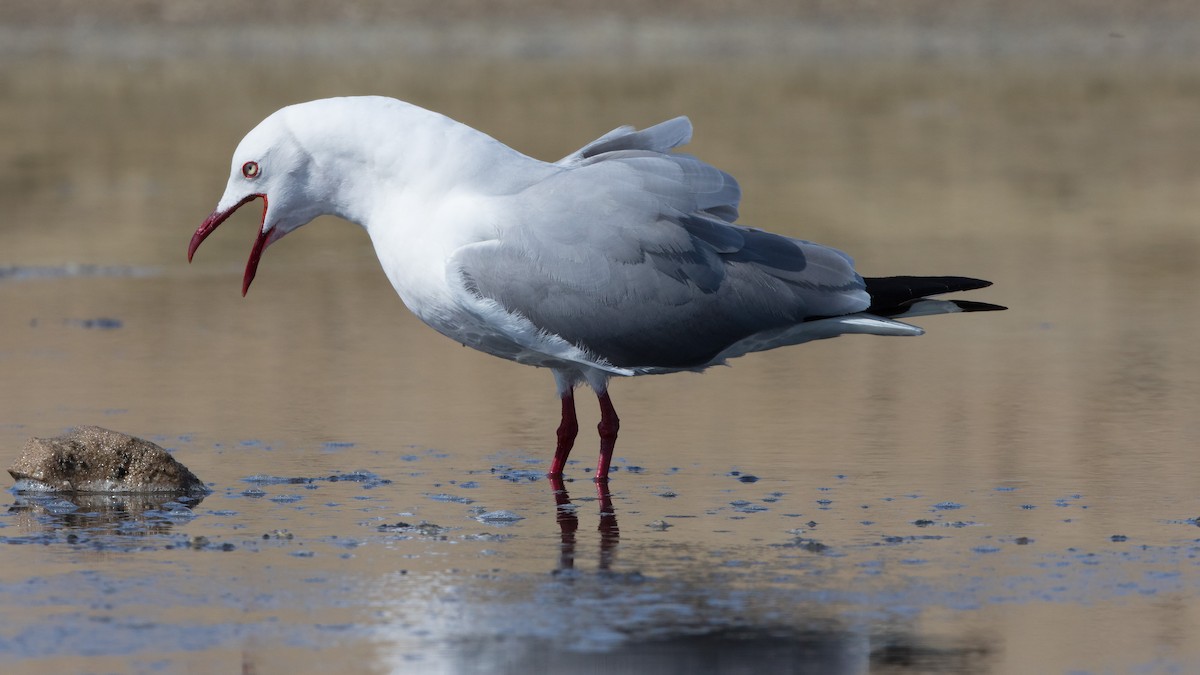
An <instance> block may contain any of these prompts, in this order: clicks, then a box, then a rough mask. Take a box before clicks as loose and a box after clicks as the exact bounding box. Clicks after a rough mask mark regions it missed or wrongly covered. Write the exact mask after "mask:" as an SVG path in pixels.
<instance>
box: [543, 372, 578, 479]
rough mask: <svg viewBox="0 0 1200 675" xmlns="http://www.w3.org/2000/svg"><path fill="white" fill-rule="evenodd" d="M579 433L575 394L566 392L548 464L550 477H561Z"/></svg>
mask: <svg viewBox="0 0 1200 675" xmlns="http://www.w3.org/2000/svg"><path fill="white" fill-rule="evenodd" d="M578 433H579V420H577V419H576V418H575V394H573V393H572V392H570V391H568V392H567V393H565V394H563V397H562V422H561V423H560V424H559V425H558V445H557V446H556V447H555V449H554V461H553V462H552V463H551V464H550V473H548V474H546V475H548V476H550V477H555V476H562V472H563V469H564V468H565V467H566V466H567V457H569V456H570V455H571V448H573V447H574V446H575V436H576V435H577V434H578Z"/></svg>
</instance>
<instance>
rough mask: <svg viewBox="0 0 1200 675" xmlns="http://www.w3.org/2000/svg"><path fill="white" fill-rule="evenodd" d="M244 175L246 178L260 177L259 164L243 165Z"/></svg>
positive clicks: (248, 163)
mask: <svg viewBox="0 0 1200 675" xmlns="http://www.w3.org/2000/svg"><path fill="white" fill-rule="evenodd" d="M242 175H243V176H245V177H246V178H257V177H258V162H246V163H245V164H243V165H242Z"/></svg>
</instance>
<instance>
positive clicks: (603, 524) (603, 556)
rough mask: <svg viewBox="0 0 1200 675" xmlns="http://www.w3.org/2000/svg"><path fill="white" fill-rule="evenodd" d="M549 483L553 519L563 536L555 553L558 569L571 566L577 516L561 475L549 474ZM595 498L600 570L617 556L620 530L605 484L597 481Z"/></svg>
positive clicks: (573, 560)
mask: <svg viewBox="0 0 1200 675" xmlns="http://www.w3.org/2000/svg"><path fill="white" fill-rule="evenodd" d="M550 486H551V488H552V489H553V491H554V503H555V505H556V507H557V508H556V510H555V520H556V521H557V522H558V528H559V530H560V532H561V536H562V544H561V546H560V547H559V554H558V569H559V570H569V569H574V567H575V533H576V531H578V530H579V516H578V514H577V513H576V510H575V505H574V504H572V503H571V496H570V495H569V494H567V488H566V486H565V485H564V484H563V480H562V477H561V476H551V477H550ZM596 499H597V501H598V502H599V504H600V526H599V527H598V528H597V529H598V530H599V532H600V555H599V561H598V566H599V569H601V570H607V569H609V567H611V566H612V564H613V562H614V560H615V559H616V553H617V542H618V541H619V540H620V538H621V534H620V529H619V528H618V527H617V513H616V511H615V510H614V509H613V505H612V493H611V492H609V490H608V484H607V483H596Z"/></svg>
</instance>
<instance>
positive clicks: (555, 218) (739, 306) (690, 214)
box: [451, 118, 870, 368]
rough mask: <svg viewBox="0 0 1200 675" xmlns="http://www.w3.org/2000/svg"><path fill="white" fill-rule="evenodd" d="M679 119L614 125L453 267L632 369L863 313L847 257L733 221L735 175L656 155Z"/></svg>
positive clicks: (709, 354)
mask: <svg viewBox="0 0 1200 675" xmlns="http://www.w3.org/2000/svg"><path fill="white" fill-rule="evenodd" d="M680 119H681V120H682V123H681V122H680V120H672V121H671V122H667V123H664V124H663V125H659V126H658V127H652V128H651V129H647V130H645V131H642V132H628V131H627V132H624V135H619V134H620V133H621V132H622V130H617V131H614V132H610V134H608V135H606V136H605V137H602V138H601V139H599V140H598V141H595V142H593V143H592V144H589V145H588V146H585V147H584V148H583V149H582V150H580V151H579V152H577V153H575V154H574V155H572V156H569V157H568V158H566V159H565V160H564V162H563V163H561V165H562V166H564V170H563V171H561V172H559V173H558V174H556V175H554V176H552V177H550V178H549V179H547V180H545V181H542V182H540V183H538V184H537V185H534V186H532V187H531V188H529V189H528V190H526V191H524V192H523V193H521V194H520V195H518V196H516V197H514V198H513V200H514V201H513V205H514V211H513V212H511V213H509V214H508V218H507V219H506V220H507V221H509V223H510V224H509V225H508V226H506V227H504V228H503V229H502V235H501V237H500V239H499V240H497V241H494V242H490V243H489V245H487V246H468V247H465V248H463V249H460V250H459V251H458V252H456V254H455V255H454V256H453V260H452V261H451V273H452V274H457V275H458V277H459V279H460V282H461V283H462V285H463V286H464V287H465V288H466V290H467V291H468V292H470V293H472V294H474V295H475V296H477V297H480V298H488V299H491V300H494V301H496V302H497V303H499V304H500V305H501V306H503V307H504V308H506V309H507V310H508V311H510V312H514V313H517V314H520V315H521V316H524V317H525V318H527V319H529V320H530V321H531V322H532V323H533V324H534V325H535V326H537V327H538V328H539V329H540V330H543V331H546V332H548V333H552V334H555V335H558V336H560V337H562V338H563V339H565V340H567V341H568V342H570V343H572V344H574V345H576V346H578V347H581V348H583V349H586V350H588V351H590V352H592V353H593V354H596V355H598V356H600V357H602V358H604V359H605V360H607V361H608V362H609V363H611V364H613V365H616V366H621V367H627V368H637V367H659V368H696V367H703V366H705V365H708V364H710V363H711V362H712V360H713V359H714V358H715V357H716V356H717V355H718V354H719V353H720V352H721V351H722V350H724V349H725V348H726V347H729V346H730V345H732V344H734V343H735V342H738V341H739V340H741V339H743V338H746V337H749V336H751V335H755V334H757V333H759V332H762V331H767V330H772V329H777V328H781V327H784V326H790V325H794V324H796V323H800V322H802V321H804V320H806V319H808V318H811V317H816V316H838V315H842V314H848V313H852V312H857V311H862V310H863V309H866V307H867V306H868V305H869V304H870V301H869V298H868V296H867V294H866V292H865V291H864V290H863V289H864V285H863V282H862V279H861V277H859V276H858V275H857V274H856V273H855V272H854V270H853V263H852V261H851V260H850V258H849V257H848V256H846V255H845V254H844V253H841V252H840V251H836V250H834V249H831V248H827V247H824V246H820V245H817V244H813V243H810V242H806V241H800V240H796V239H790V238H788V237H783V236H780V235H775V234H771V233H769V232H763V231H761V230H755V229H751V228H747V227H742V226H738V225H733V224H732V221H733V220H734V219H736V217H737V203H738V200H739V199H740V196H741V192H740V189H739V188H738V185H737V182H736V181H735V180H734V179H733V177H732V176H730V175H729V174H727V173H725V172H723V171H720V170H718V169H716V168H714V167H712V166H710V165H708V164H705V163H704V162H701V161H699V160H697V159H695V158H692V157H689V156H687V155H682V154H665V153H664V150H666V149H669V148H670V147H674V145H668V144H669V143H671V142H673V141H672V139H680V138H682V139H683V140H686V138H687V137H688V136H689V135H690V124H688V123H687V121H686V119H682V118H680ZM681 124H682V127H681ZM663 127H668V128H666V129H663ZM682 128H686V132H687V133H684V134H681V133H680V130H681V129H682ZM656 130H657V131H656ZM651 132H654V133H651ZM664 139H665V140H664ZM678 142H682V141H678ZM676 144H678V143H676ZM626 145H628V146H630V147H625V146H626ZM568 160H569V161H568Z"/></svg>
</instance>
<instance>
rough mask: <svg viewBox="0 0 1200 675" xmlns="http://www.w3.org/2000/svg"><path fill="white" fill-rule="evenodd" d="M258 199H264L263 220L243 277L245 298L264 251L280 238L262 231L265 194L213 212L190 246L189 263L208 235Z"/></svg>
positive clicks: (250, 196) (202, 224) (265, 206)
mask: <svg viewBox="0 0 1200 675" xmlns="http://www.w3.org/2000/svg"><path fill="white" fill-rule="evenodd" d="M258 197H262V200H263V212H262V219H261V220H260V221H259V223H258V235H257V237H256V238H255V239H254V248H252V249H251V250H250V259H249V260H247V261H246V274H245V276H244V277H242V295H243V296H245V295H246V291H248V290H250V282H251V281H254V274H255V272H257V271H258V261H259V259H260V258H262V253H263V249H265V248H266V247H267V245H268V244H270V243H271V242H272V241H274V240H275V239H278V238H279V237H272V236H271V235H273V234H275V231H274V228H272V230H271V231H270V232H263V229H262V226H263V223H265V222H266V220H267V196H266V195H265V194H253V195H247V196H246V197H245V198H244V199H242V201H240V202H238V203H237V204H234V205H233V206H231V207H230V208H228V209H226V210H224V211H219V210H218V211H213V212H212V213H211V214H209V216H208V217H207V218H205V219H204V222H203V223H200V227H199V228H197V229H196V234H193V235H192V241H191V243H190V244H188V262H191V261H192V256H193V255H195V254H196V249H198V248H200V243H201V242H203V241H204V240H205V239H207V238H208V235H210V234H212V233H213V230H215V229H217V227H218V226H219V225H220V224H221V223H223V222H225V220H226V219H228V218H229V216H232V215H233V212H234V211H237V210H238V209H240V208H241V207H243V206H245V205H246V204H248V203H250V202H252V201H254V200H255V199H257V198H258Z"/></svg>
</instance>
